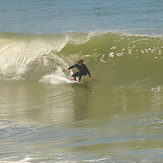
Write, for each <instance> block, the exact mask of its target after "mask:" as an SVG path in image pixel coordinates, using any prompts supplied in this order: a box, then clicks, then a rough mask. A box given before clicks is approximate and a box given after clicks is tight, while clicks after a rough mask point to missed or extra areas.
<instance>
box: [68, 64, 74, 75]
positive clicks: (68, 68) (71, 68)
mask: <svg viewBox="0 0 163 163" xmlns="http://www.w3.org/2000/svg"><path fill="white" fill-rule="evenodd" d="M74 67H76V64H75V65H73V66H70V67H69V68H68V69H67V71H66V72H67V73H68V72H70V69H72V68H74Z"/></svg>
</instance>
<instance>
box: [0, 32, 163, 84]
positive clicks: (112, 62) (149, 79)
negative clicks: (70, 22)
mask: <svg viewBox="0 0 163 163" xmlns="http://www.w3.org/2000/svg"><path fill="white" fill-rule="evenodd" d="M162 49H163V37H162V36H147V35H132V34H123V33H112V32H90V33H60V34H46V35H32V34H20V33H5V32H0V80H2V81H6V80H39V81H45V82H51V81H54V78H55V79H57V82H56V84H59V83H63V82H68V80H66V79H67V75H66V74H65V70H66V69H67V68H68V67H69V66H70V65H72V64H74V63H75V62H76V61H77V60H78V59H80V58H82V59H84V61H85V63H86V64H87V66H88V67H89V69H90V71H91V73H92V76H94V78H96V79H98V78H100V79H103V80H105V81H108V83H109V84H129V83H130V84H135V83H136V84H137V83H139V84H154V85H157V84H162V83H163V77H162V70H163V64H162V58H163V51H162Z"/></svg>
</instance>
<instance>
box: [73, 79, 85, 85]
mask: <svg viewBox="0 0 163 163" xmlns="http://www.w3.org/2000/svg"><path fill="white" fill-rule="evenodd" d="M71 82H72V83H73V84H85V83H84V82H77V81H72V80H71Z"/></svg>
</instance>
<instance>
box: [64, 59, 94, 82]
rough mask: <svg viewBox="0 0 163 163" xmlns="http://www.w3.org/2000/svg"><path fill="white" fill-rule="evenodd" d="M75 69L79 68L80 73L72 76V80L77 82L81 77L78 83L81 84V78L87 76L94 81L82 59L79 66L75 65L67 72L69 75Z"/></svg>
mask: <svg viewBox="0 0 163 163" xmlns="http://www.w3.org/2000/svg"><path fill="white" fill-rule="evenodd" d="M74 67H76V68H78V69H79V71H78V72H76V73H74V74H73V75H72V77H73V78H71V79H70V80H75V81H76V77H79V80H78V81H77V82H80V81H81V77H82V76H86V75H87V74H88V75H89V78H90V79H92V77H91V74H90V72H89V70H88V68H87V67H86V65H85V64H84V63H83V60H82V59H80V60H78V63H77V64H75V65H73V66H70V67H69V68H68V70H67V71H66V72H67V73H68V72H70V69H72V68H74Z"/></svg>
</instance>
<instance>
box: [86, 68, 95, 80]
mask: <svg viewBox="0 0 163 163" xmlns="http://www.w3.org/2000/svg"><path fill="white" fill-rule="evenodd" d="M85 69H86V71H87V74H88V75H89V78H90V79H93V78H92V77H91V73H90V71H89V70H88V68H87V66H85Z"/></svg>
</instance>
